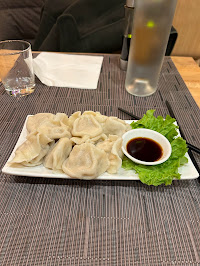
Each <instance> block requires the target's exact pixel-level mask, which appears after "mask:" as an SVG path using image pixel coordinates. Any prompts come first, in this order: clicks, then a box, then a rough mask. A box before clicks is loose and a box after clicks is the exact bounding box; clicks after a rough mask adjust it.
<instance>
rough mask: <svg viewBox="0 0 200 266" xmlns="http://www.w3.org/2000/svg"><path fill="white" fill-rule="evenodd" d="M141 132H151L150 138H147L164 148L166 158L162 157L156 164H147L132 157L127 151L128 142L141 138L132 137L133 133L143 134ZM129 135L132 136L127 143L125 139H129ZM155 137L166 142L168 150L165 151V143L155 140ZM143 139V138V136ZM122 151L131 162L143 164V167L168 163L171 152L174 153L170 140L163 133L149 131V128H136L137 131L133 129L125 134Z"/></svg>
mask: <svg viewBox="0 0 200 266" xmlns="http://www.w3.org/2000/svg"><path fill="white" fill-rule="evenodd" d="M141 131H144V132H149V133H150V135H149V136H146V137H145V138H149V139H152V140H154V141H156V142H157V143H158V144H160V146H161V147H162V148H163V150H164V151H165V152H166V154H165V156H164V157H161V159H159V160H157V161H154V162H145V161H142V160H138V159H136V158H134V157H133V156H131V155H130V154H129V153H128V152H127V150H126V145H127V143H128V141H130V140H131V139H134V138H137V137H140V136H138V135H137V136H134V135H133V136H131V135H132V133H133V132H135V133H137V132H141ZM127 135H130V138H128V139H127V140H126V141H125V138H126V137H127ZM152 135H153V136H159V137H160V138H161V139H162V141H163V142H165V144H166V147H167V148H168V149H166V148H165V149H164V147H163V142H162V143H161V142H160V141H159V140H157V139H154V138H153V137H152ZM141 137H143V136H141ZM122 140H123V141H122V151H123V153H124V155H126V156H127V157H128V158H129V159H130V160H132V161H133V162H135V163H138V164H143V165H158V164H162V163H164V162H166V161H167V160H168V159H169V157H170V156H171V152H172V147H171V144H170V142H169V140H168V139H167V138H166V137H165V136H164V135H162V134H161V133H159V132H157V131H155V130H152V129H147V128H136V129H131V130H129V131H127V132H126V133H124V134H123V136H122Z"/></svg>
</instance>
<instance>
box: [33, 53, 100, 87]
mask: <svg viewBox="0 0 200 266" xmlns="http://www.w3.org/2000/svg"><path fill="white" fill-rule="evenodd" d="M102 62H103V56H88V55H68V54H59V53H46V52H42V53H40V54H39V55H38V56H37V57H36V58H35V59H34V60H33V68H34V72H35V74H36V76H37V77H38V78H39V79H40V81H41V82H42V83H44V84H45V85H47V86H56V87H70V88H80V89H96V88H97V83H98V79H99V74H100V70H101V65H102Z"/></svg>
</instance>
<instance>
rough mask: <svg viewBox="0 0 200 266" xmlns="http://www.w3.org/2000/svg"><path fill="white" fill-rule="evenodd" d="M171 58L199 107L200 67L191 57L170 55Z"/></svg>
mask: <svg viewBox="0 0 200 266" xmlns="http://www.w3.org/2000/svg"><path fill="white" fill-rule="evenodd" d="M171 58H172V61H173V62H174V64H175V66H176V68H177V69H178V71H179V73H180V74H181V76H182V78H183V80H184V82H185V84H186V85H187V87H188V89H189V91H190V93H191V94H192V96H193V98H194V99H195V101H196V103H197V105H198V106H199V107H200V67H199V66H198V65H197V64H196V62H195V61H194V59H193V58H192V57H179V56H172V57H171Z"/></svg>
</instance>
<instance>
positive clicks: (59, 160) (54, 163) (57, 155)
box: [43, 138, 72, 170]
mask: <svg viewBox="0 0 200 266" xmlns="http://www.w3.org/2000/svg"><path fill="white" fill-rule="evenodd" d="M71 150H72V141H71V140H70V139H68V138H61V139H59V141H58V142H56V143H55V145H54V146H53V147H52V148H51V149H50V150H49V152H48V154H47V156H46V157H45V159H44V162H43V164H44V166H45V167H47V168H50V169H53V170H61V169H62V164H63V162H64V161H65V160H66V159H67V157H68V156H69V154H70V152H71Z"/></svg>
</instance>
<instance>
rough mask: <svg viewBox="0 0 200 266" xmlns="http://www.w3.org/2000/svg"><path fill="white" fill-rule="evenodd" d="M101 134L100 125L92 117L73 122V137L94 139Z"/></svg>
mask: <svg viewBox="0 0 200 266" xmlns="http://www.w3.org/2000/svg"><path fill="white" fill-rule="evenodd" d="M101 133H102V128H101V125H100V124H99V123H98V121H97V120H96V119H95V118H94V117H93V116H92V115H85V116H81V117H79V118H78V119H76V120H75V121H74V124H73V129H72V136H73V137H84V136H89V137H92V138H94V137H96V136H98V135H100V134H101Z"/></svg>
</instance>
